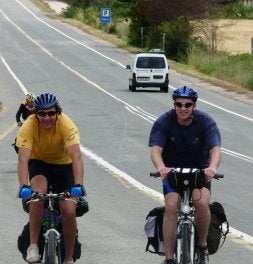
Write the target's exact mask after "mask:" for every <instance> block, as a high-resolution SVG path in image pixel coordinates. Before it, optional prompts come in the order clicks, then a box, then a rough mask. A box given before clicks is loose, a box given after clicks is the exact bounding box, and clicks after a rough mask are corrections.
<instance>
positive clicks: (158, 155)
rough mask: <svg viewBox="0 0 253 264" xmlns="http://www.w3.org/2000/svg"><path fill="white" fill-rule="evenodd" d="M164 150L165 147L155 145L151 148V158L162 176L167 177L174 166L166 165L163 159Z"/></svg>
mask: <svg viewBox="0 0 253 264" xmlns="http://www.w3.org/2000/svg"><path fill="white" fill-rule="evenodd" d="M162 151H163V149H162V148H161V147H158V146H153V147H152V148H151V160H152V162H153V164H154V166H155V167H156V168H157V170H158V171H159V173H160V175H161V178H162V179H165V178H167V175H168V173H169V172H170V171H171V169H172V168H168V167H166V166H165V164H164V162H163V159H162Z"/></svg>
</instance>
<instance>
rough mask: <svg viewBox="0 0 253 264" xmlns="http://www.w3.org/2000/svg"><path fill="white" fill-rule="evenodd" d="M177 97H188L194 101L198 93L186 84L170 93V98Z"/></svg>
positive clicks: (174, 98)
mask: <svg viewBox="0 0 253 264" xmlns="http://www.w3.org/2000/svg"><path fill="white" fill-rule="evenodd" d="M177 98H190V99H192V101H193V102H196V101H197V99H198V93H197V92H196V91H195V90H194V89H192V88H191V87H189V86H188V85H184V86H182V87H179V88H178V89H176V90H175V91H174V92H173V93H172V99H173V100H176V99H177Z"/></svg>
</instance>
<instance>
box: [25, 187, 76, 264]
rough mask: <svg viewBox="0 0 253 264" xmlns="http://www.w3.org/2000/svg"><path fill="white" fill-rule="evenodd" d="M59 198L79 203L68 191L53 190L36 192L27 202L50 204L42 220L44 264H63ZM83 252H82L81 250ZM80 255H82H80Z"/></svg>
mask: <svg viewBox="0 0 253 264" xmlns="http://www.w3.org/2000/svg"><path fill="white" fill-rule="evenodd" d="M59 200H65V201H69V202H73V203H75V204H76V203H77V201H76V200H74V199H72V198H71V197H70V196H69V194H68V193H67V192H63V193H53V192H52V191H51V190H50V191H49V193H46V194H44V193H35V194H34V195H33V196H32V197H31V199H30V200H28V201H27V202H26V204H28V205H29V204H30V203H31V202H40V201H46V202H47V203H48V205H47V206H46V207H45V210H44V216H46V217H44V218H43V221H42V228H44V229H45V230H44V231H43V236H44V250H43V252H42V262H41V263H43V264H62V262H63V257H64V256H63V254H62V253H63V252H62V246H61V243H63V241H62V234H61V230H59V224H60V223H61V214H60V213H59V211H58V206H59V205H58V202H59ZM80 253H81V252H80ZM79 257H80V256H79Z"/></svg>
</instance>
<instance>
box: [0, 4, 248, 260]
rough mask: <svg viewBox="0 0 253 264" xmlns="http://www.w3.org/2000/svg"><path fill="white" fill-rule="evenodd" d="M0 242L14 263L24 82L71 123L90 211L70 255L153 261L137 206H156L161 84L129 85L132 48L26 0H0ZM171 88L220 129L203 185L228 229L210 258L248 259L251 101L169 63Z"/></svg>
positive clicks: (144, 209) (164, 104) (164, 98)
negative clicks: (191, 98) (215, 171)
mask: <svg viewBox="0 0 253 264" xmlns="http://www.w3.org/2000/svg"><path fill="white" fill-rule="evenodd" d="M0 56H1V61H0V87H1V88H0V98H1V101H2V102H3V104H4V109H3V111H2V112H1V113H0V157H1V159H0V164H1V166H0V183H1V184H0V193H1V194H2V195H1V199H0V208H1V211H2V213H1V218H0V226H1V228H0V230H1V240H0V250H1V259H0V264H2V263H10V262H11V263H23V261H22V258H21V255H20V253H19V252H18V251H17V246H16V241H17V236H18V234H19V233H20V232H21V229H22V227H23V225H24V224H25V223H26V222H27V220H28V215H27V214H25V213H24V212H23V211H22V209H21V204H20V201H19V200H18V199H17V198H16V195H17V189H18V181H17V169H16V168H17V156H16V153H15V152H14V150H13V149H12V147H11V144H12V142H13V140H14V138H15V136H16V133H17V129H18V128H17V127H16V126H15V124H14V123H15V113H16V111H17V107H18V106H19V104H20V102H21V101H22V100H23V98H24V93H25V92H26V91H30V92H34V93H35V94H39V93H41V92H44V91H52V92H54V93H55V94H57V95H58V97H59V99H60V102H61V104H62V107H63V111H64V112H65V113H66V114H68V115H69V116H70V117H71V118H72V119H73V120H74V121H75V123H76V124H77V125H78V127H79V129H80V133H81V142H82V151H83V154H84V155H83V158H84V161H85V178H86V180H85V185H86V188H87V191H88V201H89V204H90V212H89V213H87V215H85V216H84V217H82V218H79V219H78V226H79V234H80V241H81V242H82V244H83V247H82V249H83V251H82V257H81V259H80V260H79V261H78V262H77V263H88V264H93V263H94V264H95V263H99V262H103V263H105V264H109V263H110V264H116V263H121V264H127V263H138V264H144V263H145V264H151V263H152V264H153V263H160V262H161V261H162V258H161V257H159V256H156V255H152V254H149V253H145V246H146V238H145V235H144V232H143V227H144V221H145V217H146V214H147V213H148V211H149V210H150V209H152V208H153V207H155V206H160V204H161V203H162V200H161V197H162V196H161V183H160V180H158V179H156V180H154V179H151V178H150V177H149V172H150V171H153V170H154V167H153V165H152V163H151V161H150V157H149V148H148V146H147V144H148V137H149V132H150V129H151V126H152V123H153V121H154V119H155V118H156V117H158V116H159V115H160V114H161V113H163V112H164V111H166V110H167V109H168V108H170V107H172V102H171V98H170V95H171V94H170V93H169V94H166V93H160V92H159V91H158V90H155V89H153V90H152V89H146V90H142V91H137V92H136V93H131V92H129V91H128V71H127V70H126V69H125V65H126V64H129V63H130V62H131V59H132V55H131V54H129V53H127V52H126V51H123V50H120V49H118V48H116V47H115V46H113V45H111V44H109V43H106V42H104V41H102V40H99V39H96V38H94V37H93V36H89V35H87V34H84V33H83V32H81V31H79V30H78V29H76V28H73V27H71V26H69V25H66V24H61V23H59V22H57V21H54V20H50V19H49V18H47V17H46V14H43V13H42V12H41V11H40V10H38V9H37V8H36V7H34V6H33V5H32V4H31V3H30V1H28V0H12V1H5V0H0ZM170 84H171V87H170V92H171V91H172V89H173V88H175V87H178V86H180V85H183V84H189V85H190V86H192V87H194V88H196V89H197V91H198V92H199V96H200V100H199V103H198V107H199V109H202V110H205V111H207V112H209V113H210V114H211V116H212V117H213V118H214V119H215V120H216V121H217V123H218V125H219V127H220V130H221V134H222V152H223V154H222V164H221V166H220V170H219V172H221V173H224V174H225V178H224V180H221V181H216V182H214V183H213V187H212V197H213V200H217V201H220V202H222V203H223V205H224V207H225V209H226V212H227V215H228V219H229V222H230V225H231V227H232V228H231V233H230V234H229V238H228V239H227V241H226V243H225V245H224V246H223V248H222V249H221V250H220V251H219V252H218V253H217V254H216V255H214V256H211V258H210V263H217V262H219V263H220V264H227V263H252V258H253V238H252V236H253V229H252V218H253V211H252V206H251V199H252V192H251V186H252V185H253V178H252V176H251V173H252V162H253V140H252V135H251V132H252V122H253V119H252V110H253V105H252V102H251V101H249V100H247V98H245V97H244V96H243V95H238V94H235V93H232V92H229V91H225V90H223V89H222V88H219V87H214V86H212V85H210V84H208V83H205V82H203V81H201V80H199V79H196V78H192V77H189V76H186V75H182V74H180V73H177V72H175V71H174V70H173V69H171V71H170Z"/></svg>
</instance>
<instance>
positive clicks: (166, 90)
mask: <svg viewBox="0 0 253 264" xmlns="http://www.w3.org/2000/svg"><path fill="white" fill-rule="evenodd" d="M160 91H161V92H165V93H168V91H169V87H168V86H162V87H161V88H160Z"/></svg>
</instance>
